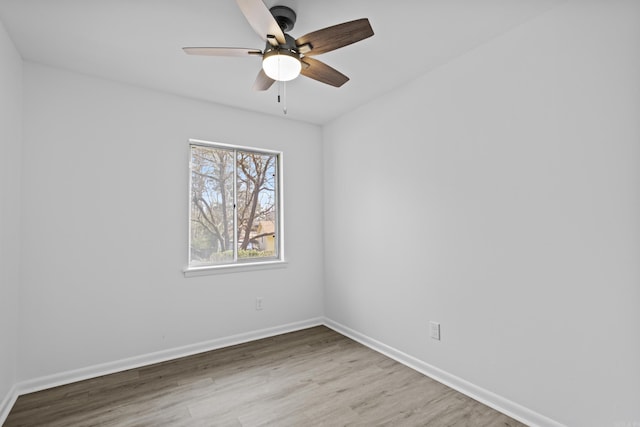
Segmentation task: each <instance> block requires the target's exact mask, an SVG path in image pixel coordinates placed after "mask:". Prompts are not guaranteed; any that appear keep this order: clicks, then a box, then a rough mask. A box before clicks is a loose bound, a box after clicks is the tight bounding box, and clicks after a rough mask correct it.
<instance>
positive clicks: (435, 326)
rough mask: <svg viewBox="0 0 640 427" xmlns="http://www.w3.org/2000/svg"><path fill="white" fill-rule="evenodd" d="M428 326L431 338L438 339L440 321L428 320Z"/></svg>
mask: <svg viewBox="0 0 640 427" xmlns="http://www.w3.org/2000/svg"><path fill="white" fill-rule="evenodd" d="M429 328H430V331H431V338H433V339H434V340H438V341H440V323H438V322H429Z"/></svg>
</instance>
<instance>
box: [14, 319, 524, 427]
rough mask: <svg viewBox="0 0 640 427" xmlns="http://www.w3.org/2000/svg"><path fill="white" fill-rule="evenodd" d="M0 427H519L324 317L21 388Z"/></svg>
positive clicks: (508, 419) (519, 424)
mask: <svg viewBox="0 0 640 427" xmlns="http://www.w3.org/2000/svg"><path fill="white" fill-rule="evenodd" d="M4 426H5V427H15V426H23V427H31V426H47V427H74V426H81V427H90V426H100V427H116V426H117V427H143V426H154V427H159V426H167V427H169V426H170V427H213V426H215V427H220V426H222V427H227V426H228V427H262V426H278V427H289V426H291V427H298V426H303V427H307V426H331V427H334V426H401V427H404V426H407V427H414V426H434V427H440V426H447V427H492V426H499V427H522V426H524V424H522V423H519V422H517V421H515V420H513V419H511V418H509V417H507V416H506V415H504V414H501V413H499V412H497V411H495V410H493V409H491V408H488V407H487V406H485V405H483V404H481V403H479V402H477V401H475V400H473V399H471V398H469V397H467V396H465V395H463V394H461V393H458V392H456V391H454V390H452V389H450V388H448V387H446V386H444V385H442V384H440V383H438V382H437V381H434V380H432V379H431V378H428V377H426V376H424V375H422V374H420V373H418V372H416V371H414V370H412V369H410V368H408V367H406V366H403V365H401V364H399V363H397V362H395V361H393V360H391V359H389V358H387V357H386V356H384V355H382V354H380V353H377V352H375V351H373V350H371V349H368V348H367V347H364V346H362V345H360V344H358V343H356V342H355V341H353V340H351V339H349V338H346V337H344V336H342V335H340V334H338V333H336V332H334V331H332V330H330V329H328V328H326V327H324V326H319V327H315V328H310V329H306V330H303V331H297V332H292V333H289V334H283V335H279V336H276V337H271V338H266V339H263V340H258V341H254V342H250V343H246V344H240V345H236V346H232V347H227V348H223V349H219V350H215V351H210V352H206V353H200V354H197V355H194V356H189V357H184V358H180V359H176V360H171V361H168V362H163V363H158V364H154V365H151V366H145V367H141V368H138V369H131V370H128V371H124V372H119V373H116V374H112V375H105V376H102V377H98V378H92V379H89V380H86V381H79V382H76V383H73V384H69V385H65V386H60V387H55V388H52V389H49V390H44V391H40V392H36V393H31V394H27V395H24V396H20V397H19V398H18V400H17V401H16V404H15V405H14V407H13V408H12V410H11V412H10V413H9V417H8V418H7V420H6V422H5V424H4Z"/></svg>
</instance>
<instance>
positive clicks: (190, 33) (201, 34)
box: [0, 0, 564, 124]
mask: <svg viewBox="0 0 640 427" xmlns="http://www.w3.org/2000/svg"><path fill="white" fill-rule="evenodd" d="M561 1H564V0H396V1H381V0H349V1H345V0H314V1H312V0H265V3H266V5H267V6H268V7H271V6H273V5H276V4H282V5H286V6H289V7H291V8H293V9H294V10H295V11H296V12H297V15H298V20H297V22H296V25H295V28H294V29H293V30H292V31H291V32H290V34H291V35H292V36H293V37H294V38H297V37H299V36H301V35H303V34H306V33H308V32H311V31H314V30H317V29H320V28H324V27H327V26H330V25H334V24H338V23H341V22H345V21H350V20H353V19H358V18H363V17H366V18H369V20H370V22H371V26H372V27H373V30H374V32H375V35H374V36H373V37H371V38H369V39H366V40H363V41H361V42H359V43H356V44H353V45H350V46H347V47H344V48H342V49H340V50H337V51H333V52H329V53H326V54H324V55H321V56H319V57H317V58H318V59H320V60H322V61H323V62H326V63H327V64H329V65H331V66H332V67H334V68H336V69H338V70H339V71H341V72H343V73H344V74H346V75H348V76H349V77H350V78H351V80H350V81H349V82H348V83H346V84H345V85H344V86H343V87H341V88H334V87H331V86H327V85H324V84H321V83H318V82H316V81H314V80H310V79H307V78H305V77H299V78H298V79H296V80H294V81H292V82H289V83H287V104H288V115H287V117H289V118H291V119H297V120H302V121H306V122H311V123H317V124H323V123H326V122H327V121H330V120H331V119H333V118H336V117H338V116H339V115H341V114H343V113H345V112H347V111H349V110H352V109H354V108H357V107H358V106H360V105H362V104H364V103H366V102H368V101H370V100H372V99H373V98H376V97H379V96H382V95H384V94H385V93H387V92H388V91H390V90H392V89H393V88H395V87H397V86H399V85H401V84H403V83H406V82H408V81H410V80H412V79H414V78H416V77H418V76H419V75H422V74H424V73H426V72H428V71H430V70H433V69H434V68H437V67H439V66H441V65H442V64H445V63H447V62H449V61H451V60H453V59H455V58H456V57H458V56H461V55H464V54H465V53H466V52H468V51H470V50H472V49H474V48H475V47H477V46H479V45H481V44H483V43H486V42H488V41H489V40H491V39H492V38H495V37H497V36H499V35H501V34H503V33H505V32H507V31H509V30H511V29H513V28H514V27H516V26H518V25H521V24H522V23H524V22H526V21H528V20H531V19H533V18H535V17H536V16H538V15H539V14H541V13H544V12H545V11H547V10H548V9H549V8H551V7H553V6H554V5H556V4H558V3H560V2H561ZM0 20H2V22H3V23H4V25H5V27H6V29H7V31H8V33H9V35H10V36H11V38H12V39H13V41H14V43H15V44H16V46H17V48H18V50H19V52H20V53H21V55H22V57H23V58H24V59H25V60H29V61H35V62H39V63H44V64H48V65H52V66H55V67H60V68H64V69H68V70H73V71H78V72H81V73H84V74H88V75H93V76H97V77H103V78H107V79H110V80H116V81H121V82H125V83H130V84H134V85H138V86H143V87H147V88H152V89H158V90H162V91H166V92H170V93H174V94H178V95H182V96H187V97H191V98H197V99H202V100H206V101H211V102H215V103H220V104H225V105H230V106H233V107H238V108H242V109H246V110H252V111H259V112H263V113H267V114H273V115H279V116H282V114H283V113H282V107H281V105H279V104H278V103H277V101H276V96H277V92H278V90H277V85H274V86H273V87H272V88H271V89H270V90H268V91H266V92H254V91H253V90H252V89H251V86H252V84H253V81H254V79H255V76H256V75H257V73H258V71H259V69H260V59H259V57H258V58H256V57H250V58H221V57H196V56H188V55H185V54H184V53H183V52H182V50H181V48H182V47H183V46H224V47H232V46H233V47H247V48H258V49H263V48H264V42H263V41H262V40H261V39H260V37H259V36H258V35H257V34H256V33H254V31H253V30H252V28H251V27H250V26H249V24H248V23H247V21H246V19H245V18H244V16H243V15H242V13H241V12H240V10H239V9H238V7H237V5H236V2H235V1H234V0H102V1H99V0H0Z"/></svg>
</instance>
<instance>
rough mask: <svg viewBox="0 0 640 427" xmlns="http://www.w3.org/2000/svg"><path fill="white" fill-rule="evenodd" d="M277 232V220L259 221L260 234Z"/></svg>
mask: <svg viewBox="0 0 640 427" xmlns="http://www.w3.org/2000/svg"><path fill="white" fill-rule="evenodd" d="M275 232H276V223H275V221H260V222H259V223H258V234H263V233H275Z"/></svg>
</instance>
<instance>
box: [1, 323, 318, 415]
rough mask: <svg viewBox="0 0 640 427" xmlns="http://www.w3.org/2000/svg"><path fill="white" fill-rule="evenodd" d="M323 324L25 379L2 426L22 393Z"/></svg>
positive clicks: (6, 405)
mask: <svg viewBox="0 0 640 427" xmlns="http://www.w3.org/2000/svg"><path fill="white" fill-rule="evenodd" d="M322 324H323V319H322V318H320V317H318V318H315V319H308V320H303V321H300V322H294V323H288V324H286V325H280V326H275V327H271V328H265V329H259V330H257V331H252V332H245V333H242V334H237V335H232V336H229V337H224V338H218V339H214V340H211V341H205V342H201V343H196V344H190V345H186V346H183V347H177V348H172V349H167V350H162V351H158V352H155V353H149V354H143V355H140V356H135V357H130V358H127V359H121V360H116V361H114V362H107V363H103V364H100V365H94V366H88V367H86V368H81V369H74V370H72V371H67V372H61V373H57V374H53V375H48V376H44V377H40V378H34V379H30V380H27V381H22V382H19V383H18V384H16V385H14V387H13V388H12V390H11V391H10V392H9V394H8V395H7V397H6V398H5V399H4V400H3V401H2V406H0V425H2V424H3V423H4V421H5V420H6V418H7V416H8V415H9V411H10V410H11V408H12V407H13V405H14V403H15V401H16V399H17V398H18V396H20V395H22V394H27V393H33V392H36V391H40V390H44V389H47V388H52V387H57V386H61V385H65V384H70V383H73V382H76V381H82V380H86V379H90V378H95V377H99V376H102V375H107V374H113V373H115V372H121V371H125V370H128V369H135V368H139V367H141V366H148V365H152V364H154V363H160V362H166V361H168V360H173V359H177V358H180V357H185V356H191V355H194V354H198V353H203V352H205V351H211V350H217V349H219V348H223V347H229V346H232V345H237V344H243V343H246V342H249V341H255V340H259V339H262V338H268V337H272V336H275V335H281V334H285V333H287V332H294V331H298V330H302V329H307V328H311V327H313V326H319V325H322Z"/></svg>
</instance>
